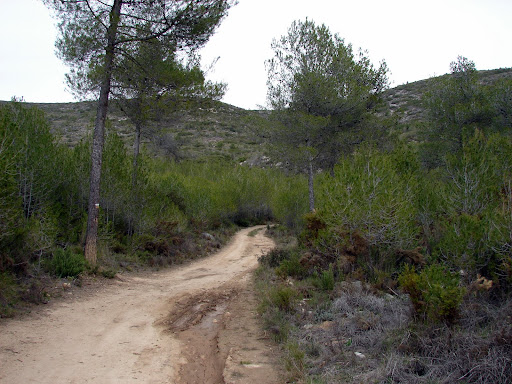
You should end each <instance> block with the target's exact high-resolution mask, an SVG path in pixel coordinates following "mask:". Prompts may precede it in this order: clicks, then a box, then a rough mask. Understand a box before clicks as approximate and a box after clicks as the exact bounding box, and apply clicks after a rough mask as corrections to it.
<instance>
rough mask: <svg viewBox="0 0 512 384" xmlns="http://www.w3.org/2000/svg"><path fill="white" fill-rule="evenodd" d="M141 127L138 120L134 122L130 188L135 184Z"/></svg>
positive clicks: (133, 187)
mask: <svg viewBox="0 0 512 384" xmlns="http://www.w3.org/2000/svg"><path fill="white" fill-rule="evenodd" d="M141 131H142V127H141V124H140V122H138V121H136V122H135V143H134V145H133V171H132V172H133V173H132V189H133V190H135V186H136V185H137V167H138V164H139V153H140V136H141Z"/></svg>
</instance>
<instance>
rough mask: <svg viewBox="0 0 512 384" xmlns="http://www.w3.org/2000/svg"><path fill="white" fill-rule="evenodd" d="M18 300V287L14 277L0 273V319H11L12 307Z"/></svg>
mask: <svg viewBox="0 0 512 384" xmlns="http://www.w3.org/2000/svg"><path fill="white" fill-rule="evenodd" d="M18 300H19V294H18V285H17V284H16V280H15V279H14V276H13V275H11V274H10V273H7V272H1V273H0V318H2V317H11V316H12V315H13V314H14V312H13V306H14V305H15V304H16V302H17V301H18Z"/></svg>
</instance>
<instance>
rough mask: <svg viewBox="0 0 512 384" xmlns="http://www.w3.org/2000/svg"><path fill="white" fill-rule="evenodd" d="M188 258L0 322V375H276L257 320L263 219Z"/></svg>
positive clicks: (265, 378) (75, 378)
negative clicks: (213, 249) (254, 278)
mask: <svg viewBox="0 0 512 384" xmlns="http://www.w3.org/2000/svg"><path fill="white" fill-rule="evenodd" d="M257 228H260V229H261V230H259V231H257V234H256V235H254V236H249V233H251V234H252V235H253V234H254V230H255V228H254V227H253V228H248V229H244V230H242V231H240V232H238V233H237V234H236V236H235V237H234V238H233V240H232V241H231V242H230V243H229V244H228V245H227V246H226V247H225V248H223V249H222V250H221V251H220V252H218V253H217V254H215V255H212V256H210V257H208V258H205V259H202V260H198V261H196V262H193V263H191V264H188V265H186V266H181V267H178V268H174V269H171V270H165V271H160V272H155V273H151V274H147V275H143V276H141V275H137V276H135V275H134V276H128V277H124V276H123V277H121V278H120V279H118V280H117V281H116V282H115V283H113V284H112V285H110V286H107V287H105V288H102V289H101V290H100V292H98V293H97V294H92V295H88V296H86V297H83V298H80V299H76V300H75V301H71V300H65V301H62V302H59V303H55V304H53V305H50V306H48V307H43V308H42V309H40V310H37V311H35V312H34V313H33V314H31V315H29V316H27V317H24V318H21V319H13V320H9V321H6V322H3V323H0V383H52V384H53V383H158V384H161V383H175V384H185V383H187V384H192V383H194V384H217V383H226V384H231V383H233V384H234V383H258V384H266V383H268V384H270V383H279V382H280V380H279V377H278V372H279V369H278V367H276V366H275V365H274V364H273V361H275V358H274V356H273V351H272V346H271V345H270V344H269V342H268V340H266V339H265V338H264V337H262V334H261V331H260V330H259V328H258V325H257V323H256V319H255V315H254V313H253V311H254V303H255V299H254V293H253V292H252V289H251V284H252V282H251V278H250V277H251V275H250V273H249V272H251V271H252V270H253V269H254V268H255V266H256V265H257V257H258V256H259V255H261V254H262V252H265V251H268V250H269V249H270V248H272V247H273V242H272V240H270V239H269V238H267V237H265V236H264V235H263V232H264V230H263V227H257Z"/></svg>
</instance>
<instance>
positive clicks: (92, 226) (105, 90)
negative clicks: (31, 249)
mask: <svg viewBox="0 0 512 384" xmlns="http://www.w3.org/2000/svg"><path fill="white" fill-rule="evenodd" d="M122 3H123V1H122V0H115V1H114V4H113V5H112V9H111V11H110V25H109V28H108V30H107V47H106V50H105V73H104V74H103V76H104V78H103V82H102V84H101V89H100V97H99V100H98V109H97V111H96V122H95V125H94V135H93V143H92V155H91V160H92V164H91V175H90V186H89V204H88V217H87V234H86V238H85V259H86V260H87V261H88V262H89V263H91V264H92V265H95V264H96V256H97V241H98V218H99V210H100V181H101V161H102V156H103V144H104V142H105V120H106V118H107V110H108V96H109V93H110V80H111V76H112V66H113V62H114V46H115V40H116V34H117V27H118V25H119V18H120V15H121V6H122Z"/></svg>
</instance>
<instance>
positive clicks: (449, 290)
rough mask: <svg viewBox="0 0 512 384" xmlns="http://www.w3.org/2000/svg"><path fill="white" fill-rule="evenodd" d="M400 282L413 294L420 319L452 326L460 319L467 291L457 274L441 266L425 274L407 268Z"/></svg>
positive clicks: (412, 268)
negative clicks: (460, 309)
mask: <svg viewBox="0 0 512 384" xmlns="http://www.w3.org/2000/svg"><path fill="white" fill-rule="evenodd" d="M398 283H399V284H400V286H401V287H402V289H403V290H404V291H405V292H407V293H408V294H409V296H410V298H411V302H412V304H413V306H414V311H415V315H416V316H417V317H418V318H420V319H422V320H425V321H426V320H428V321H432V322H440V321H446V322H448V323H450V324H452V323H454V322H455V321H456V320H457V319H458V318H459V307H460V304H461V302H462V298H463V296H464V293H465V289H464V288H463V287H461V286H460V278H459V276H458V275H457V274H455V273H453V272H450V271H448V270H446V268H444V267H443V266H441V265H438V264H433V265H431V266H429V267H427V268H425V269H423V270H422V271H421V273H417V272H416V271H415V269H414V267H410V266H408V265H406V266H405V269H404V270H403V272H402V273H401V274H400V276H399V277H398Z"/></svg>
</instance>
